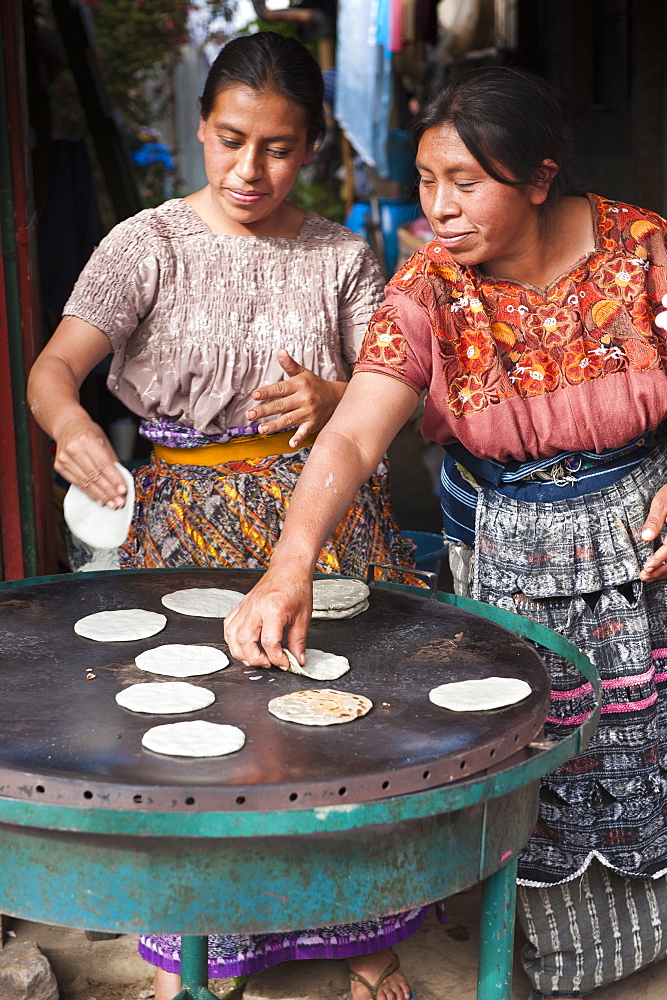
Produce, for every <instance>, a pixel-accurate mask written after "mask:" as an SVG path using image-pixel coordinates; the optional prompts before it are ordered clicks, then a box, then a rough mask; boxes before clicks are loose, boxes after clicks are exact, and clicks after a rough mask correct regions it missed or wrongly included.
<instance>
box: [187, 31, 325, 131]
mask: <svg viewBox="0 0 667 1000" xmlns="http://www.w3.org/2000/svg"><path fill="white" fill-rule="evenodd" d="M237 84H243V85H244V86H245V87H250V88H251V89H252V90H256V91H257V92H258V93H261V91H264V90H275V91H276V92H277V93H278V94H282V96H283V97H286V98H288V99H289V100H290V101H294V102H295V103H296V104H300V105H301V107H302V108H303V110H304V114H305V116H306V131H307V135H308V142H315V141H316V140H317V139H319V138H320V137H321V136H322V135H324V131H325V127H326V126H325V121H324V107H323V105H322V101H323V98H324V82H323V80H322V72H321V70H320V67H319V65H318V63H317V61H316V60H315V59H313V57H312V56H311V54H310V52H309V51H308V49H306V48H305V47H304V46H303V45H302V44H301V42H298V41H297V40H296V39H295V38H286V37H285V36H283V35H279V34H277V33H276V32H275V31H258V32H257V33H256V34H254V35H243V36H242V37H241V38H235V39H233V40H232V41H231V42H227V44H226V45H225V47H224V48H223V49H222V51H221V52H220V53H219V54H218V57H217V59H216V60H215V62H214V63H213V65H212V66H211V68H210V70H209V74H208V77H207V78H206V83H205V85H204V93H203V94H202V96H201V99H200V102H199V108H200V112H201V116H202V118H204V119H206V118H208V116H209V115H210V113H211V111H212V110H213V106H214V105H215V102H216V99H217V97H218V94H220V93H221V92H222V91H223V90H226V89H227V87H233V86H235V85H237Z"/></svg>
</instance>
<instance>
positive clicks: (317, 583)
mask: <svg viewBox="0 0 667 1000" xmlns="http://www.w3.org/2000/svg"><path fill="white" fill-rule="evenodd" d="M369 594H370V590H369V589H368V587H367V586H366V584H365V583H362V582H361V580H352V579H342V580H341V579H335V580H314V581H313V611H349V610H350V609H351V608H353V607H356V606H357V605H359V604H361V602H362V601H366V600H368V595H369Z"/></svg>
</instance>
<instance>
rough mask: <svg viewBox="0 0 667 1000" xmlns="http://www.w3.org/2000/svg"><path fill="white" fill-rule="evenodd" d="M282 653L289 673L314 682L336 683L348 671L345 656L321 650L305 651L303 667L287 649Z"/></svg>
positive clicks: (347, 661)
mask: <svg viewBox="0 0 667 1000" xmlns="http://www.w3.org/2000/svg"><path fill="white" fill-rule="evenodd" d="M283 653H284V654H285V656H286V657H287V659H288V660H289V663H290V666H289V669H290V673H292V674H302V675H303V676H304V677H310V678H311V680H314V681H336V680H338V678H339V677H342V676H343V674H346V673H347V672H348V670H349V669H350V661H349V660H348V659H347V658H346V657H345V656H337V655H336V654H335V653H325V651H324V650H323V649H307V650H306V664H305V666H303V667H302V666H301V664H300V663H299V661H298V660H297V658H296V657H295V656H292V654H291V653H290V651H289V649H283Z"/></svg>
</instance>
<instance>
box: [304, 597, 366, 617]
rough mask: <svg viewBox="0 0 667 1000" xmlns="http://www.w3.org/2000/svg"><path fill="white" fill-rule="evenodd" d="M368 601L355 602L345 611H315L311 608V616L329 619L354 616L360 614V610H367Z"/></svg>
mask: <svg viewBox="0 0 667 1000" xmlns="http://www.w3.org/2000/svg"><path fill="white" fill-rule="evenodd" d="M368 604H369V602H368V601H361V602H360V603H359V604H355V605H354V607H353V608H348V609H347V610H346V611H316V610H315V609H314V608H313V614H312V617H313V618H327V619H329V620H334V619H340V618H354V617H355V615H360V614H361V612H362V611H367V610H368Z"/></svg>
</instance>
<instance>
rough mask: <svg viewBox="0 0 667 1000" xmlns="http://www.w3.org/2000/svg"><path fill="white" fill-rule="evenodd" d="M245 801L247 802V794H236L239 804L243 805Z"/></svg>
mask: <svg viewBox="0 0 667 1000" xmlns="http://www.w3.org/2000/svg"><path fill="white" fill-rule="evenodd" d="M244 802H245V795H237V796H236V804H237V806H242V805H243V803H244Z"/></svg>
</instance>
